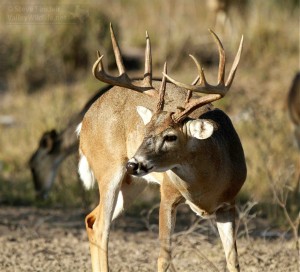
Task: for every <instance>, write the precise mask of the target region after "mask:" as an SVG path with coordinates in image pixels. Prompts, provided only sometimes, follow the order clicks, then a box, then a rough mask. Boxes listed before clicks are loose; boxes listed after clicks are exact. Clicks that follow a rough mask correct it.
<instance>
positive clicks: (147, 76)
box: [92, 24, 154, 92]
mask: <svg viewBox="0 0 300 272" xmlns="http://www.w3.org/2000/svg"><path fill="white" fill-rule="evenodd" d="M110 34H111V41H112V47H113V51H114V55H115V59H116V64H117V67H118V70H119V76H111V75H109V74H107V73H106V72H105V70H104V67H103V63H102V58H103V55H101V54H100V52H99V51H97V55H98V59H97V60H96V62H95V63H94V65H93V68H92V72H93V75H94V76H95V77H96V78H97V79H99V80H100V81H102V82H105V83H108V84H111V85H116V86H120V87H124V88H128V89H132V90H134V91H138V92H145V91H149V90H154V87H153V86H152V56H151V44H150V38H149V35H148V33H147V32H146V49H145V72H144V78H143V82H142V84H141V85H140V86H138V85H135V84H134V83H133V81H132V80H131V79H130V78H129V76H128V75H127V73H126V70H125V66H124V63H123V59H122V54H121V50H120V48H119V45H118V42H117V40H116V37H115V34H114V30H113V27H112V24H110Z"/></svg>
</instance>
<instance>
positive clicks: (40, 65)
mask: <svg viewBox="0 0 300 272" xmlns="http://www.w3.org/2000/svg"><path fill="white" fill-rule="evenodd" d="M231 3H232V5H231V6H230V8H229V10H228V13H227V14H228V19H227V21H226V22H225V24H222V25H220V24H218V23H216V15H215V13H214V12H213V11H211V10H210V9H209V7H208V5H207V1H205V0H187V1H184V0H166V1H160V0H152V1H139V0H116V1H107V0H101V1H86V2H85V3H83V2H82V1H81V3H79V4H76V3H74V1H70V0H57V1H51V2H50V1H49V2H48V3H47V1H43V4H41V2H39V1H17V0H16V1H13V2H11V1H5V0H4V1H1V4H0V21H1V25H0V205H3V204H5V205H7V204H13V205H38V206H40V205H44V206H51V207H83V206H84V207H87V206H93V205H94V203H95V202H96V201H97V198H98V193H96V192H95V190H94V192H85V191H84V190H83V188H82V186H81V183H80V182H79V180H78V177H77V171H76V166H77V159H78V158H77V157H76V156H72V157H69V158H68V159H67V160H66V161H65V162H64V163H63V165H62V167H60V170H59V174H58V177H57V179H56V182H55V184H54V186H53V189H52V191H51V193H50V197H49V199H48V200H47V201H46V202H44V203H40V202H37V201H36V200H35V198H34V187H33V183H32V180H31V175H30V171H29V168H28V164H27V163H28V159H29V157H30V155H31V154H32V153H33V151H34V150H35V149H36V148H37V145H38V141H39V138H40V136H41V134H42V132H43V131H45V130H49V129H52V128H56V129H58V130H61V129H63V128H64V126H65V125H66V124H67V122H68V120H69V118H70V116H71V115H72V114H74V113H76V112H78V111H79V110H80V109H81V108H82V107H83V105H84V104H85V102H86V101H87V100H88V99H89V98H90V97H91V96H92V95H93V94H94V93H95V92H96V90H97V89H98V88H99V87H101V86H102V83H100V82H99V81H97V80H96V79H94V78H93V76H92V74H91V67H92V64H93V62H94V61H95V60H96V50H100V51H101V53H102V54H104V55H105V60H104V62H105V64H106V65H107V66H108V68H109V69H110V70H114V68H115V66H114V60H113V59H112V53H111V45H110V35H109V23H110V22H112V23H113V25H114V28H115V29H116V32H117V35H118V40H119V43H120V46H121V48H122V50H123V53H124V55H125V56H126V59H127V60H128V61H127V64H128V67H129V69H130V71H129V74H131V75H132V76H138V75H142V71H143V68H142V66H143V52H144V44H145V31H146V30H148V32H149V35H150V38H151V42H152V54H153V64H154V75H155V76H158V77H160V75H161V70H162V65H163V63H164V62H165V60H166V59H167V61H168V63H169V71H170V74H171V75H173V76H175V77H176V78H177V79H179V80H181V81H184V82H191V81H192V80H193V79H194V78H195V76H196V73H197V71H196V69H195V67H194V65H193V63H192V62H191V60H190V58H189V57H188V54H194V55H196V56H197V57H198V58H199V60H200V61H201V62H202V63H203V65H204V67H205V70H206V74H207V78H208V80H209V81H210V82H214V80H215V78H216V74H217V65H218V53H217V49H216V47H215V45H214V43H213V40H212V39H211V37H210V35H209V32H208V31H207V29H208V28H212V29H214V30H215V31H216V32H217V34H218V35H219V36H220V38H221V40H222V42H223V45H224V47H225V51H226V52H227V62H228V70H229V66H230V65H231V63H232V61H233V57H234V54H235V53H236V50H237V47H238V43H239V40H240V38H241V35H244V51H243V54H242V59H241V61H240V66H239V68H238V72H237V75H236V78H235V81H234V83H233V86H232V88H231V91H230V92H229V94H228V95H227V96H226V98H224V99H223V100H222V101H220V102H218V103H216V105H217V106H218V107H220V108H221V109H223V110H224V111H226V112H227V113H228V114H229V116H230V117H231V118H232V120H233V123H234V125H235V127H236V129H237V131H238V133H239V135H240V138H241V141H242V143H243V146H244V149H245V154H246V158H247V165H248V178H247V181H246V184H245V186H244V187H243V190H242V192H241V193H240V194H239V202H241V203H245V202H247V201H256V202H258V203H259V205H257V211H259V215H260V216H261V217H262V218H267V219H269V220H271V222H273V223H274V224H275V223H280V222H279V219H278V218H281V210H280V208H278V207H277V205H276V203H275V201H274V195H273V193H272V190H271V185H272V184H273V185H274V184H275V187H276V188H277V189H278V190H281V191H282V190H284V191H285V192H289V197H288V199H289V201H288V209H289V212H291V213H292V214H296V213H297V212H299V205H300V204H299V169H300V158H299V150H297V148H296V145H295V142H294V138H293V132H292V123H291V121H290V118H289V115H288V110H287V93H288V90H289V88H290V85H291V82H292V79H293V77H294V75H295V73H296V72H297V71H299V68H300V67H299V1H297V0H269V1H260V0H249V1H246V0H236V1H234V0H233V1H231ZM144 197H146V196H144ZM147 201H150V199H149V198H148V199H147ZM155 201H157V197H156V198H155ZM139 205H143V202H140V204H139Z"/></svg>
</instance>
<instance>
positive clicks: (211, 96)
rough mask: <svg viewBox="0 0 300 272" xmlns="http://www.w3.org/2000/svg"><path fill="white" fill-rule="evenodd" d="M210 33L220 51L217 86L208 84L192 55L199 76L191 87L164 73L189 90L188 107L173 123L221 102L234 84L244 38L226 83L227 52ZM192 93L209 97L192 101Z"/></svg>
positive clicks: (179, 85)
mask: <svg viewBox="0 0 300 272" xmlns="http://www.w3.org/2000/svg"><path fill="white" fill-rule="evenodd" d="M209 31H210V33H211V34H212V36H213V38H214V40H215V42H216V43H217V46H218V50H219V72H218V83H217V85H211V84H209V83H207V81H206V78H205V75H204V71H203V68H202V67H201V64H200V63H199V62H198V60H197V59H196V58H195V57H194V56H192V55H190V57H191V58H192V60H193V61H194V62H195V64H196V66H197V69H198V73H199V76H198V77H197V78H196V80H195V81H194V82H193V83H192V84H191V85H189V84H185V83H181V82H178V81H176V80H175V79H173V78H171V77H170V76H168V75H167V74H166V73H163V75H164V77H166V78H167V79H168V80H169V81H171V82H172V83H174V84H175V85H176V86H178V87H182V88H185V89H187V90H188V95H187V99H186V105H185V107H184V109H183V110H182V111H181V112H176V113H174V114H173V116H172V117H173V121H174V122H175V123H179V122H181V121H182V120H183V119H185V118H186V117H187V116H188V115H189V114H190V113H191V112H193V111H194V110H196V109H197V108H199V107H201V106H204V105H206V104H209V103H212V102H214V101H216V100H219V99H220V98H222V97H223V96H225V95H226V93H227V92H228V90H229V89H230V86H231V84H232V82H233V79H234V76H235V72H236V69H237V66H238V64H239V61H240V56H241V53H242V47H243V37H242V38H241V42H240V45H239V49H238V52H237V54H236V56H235V59H234V62H233V64H232V67H231V70H230V72H229V76H228V79H227V81H226V83H225V81H224V77H225V51H224V48H223V45H222V43H221V41H220V39H219V38H218V36H217V35H216V34H215V33H214V32H213V31H212V30H209ZM198 81H199V84H197V82H198ZM191 92H196V93H204V94H207V95H205V96H202V97H199V98H196V99H190V97H191Z"/></svg>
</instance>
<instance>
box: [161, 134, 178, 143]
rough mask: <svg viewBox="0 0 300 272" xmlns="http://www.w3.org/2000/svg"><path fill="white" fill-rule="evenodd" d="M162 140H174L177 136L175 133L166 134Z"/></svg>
mask: <svg viewBox="0 0 300 272" xmlns="http://www.w3.org/2000/svg"><path fill="white" fill-rule="evenodd" d="M164 140H165V141H166V142H175V141H176V140H177V136H176V135H166V136H165V137H164Z"/></svg>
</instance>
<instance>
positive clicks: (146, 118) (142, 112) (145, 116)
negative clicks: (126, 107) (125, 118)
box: [136, 106, 153, 125]
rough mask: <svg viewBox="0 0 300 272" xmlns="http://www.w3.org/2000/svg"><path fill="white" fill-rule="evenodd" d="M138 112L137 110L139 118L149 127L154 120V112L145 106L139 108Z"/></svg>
mask: <svg viewBox="0 0 300 272" xmlns="http://www.w3.org/2000/svg"><path fill="white" fill-rule="evenodd" d="M136 110H137V112H138V114H139V116H140V117H141V118H142V120H143V122H144V125H147V124H148V123H149V122H150V120H151V118H152V115H153V113H152V111H151V110H149V109H147V108H145V107H143V106H137V107H136Z"/></svg>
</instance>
